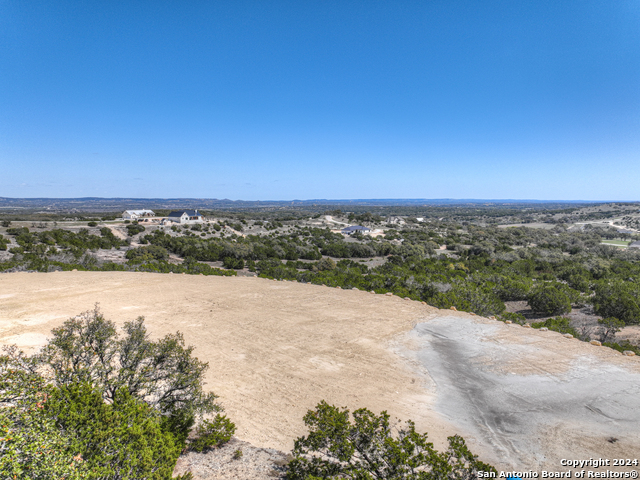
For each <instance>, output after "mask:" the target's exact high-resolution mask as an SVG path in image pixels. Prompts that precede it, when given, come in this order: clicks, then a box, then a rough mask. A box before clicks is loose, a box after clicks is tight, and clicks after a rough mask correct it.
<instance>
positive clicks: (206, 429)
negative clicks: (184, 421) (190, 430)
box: [189, 414, 236, 452]
mask: <svg viewBox="0 0 640 480" xmlns="http://www.w3.org/2000/svg"><path fill="white" fill-rule="evenodd" d="M235 431H236V426H235V424H234V423H233V422H232V421H231V420H229V419H228V418H227V416H226V415H220V414H218V415H216V416H215V418H214V419H213V420H204V421H203V422H202V423H201V424H200V425H198V427H197V428H196V436H195V438H194V439H193V440H191V442H189V448H190V449H191V450H193V451H195V452H202V451H204V450H207V449H209V448H213V447H220V446H221V445H224V444H225V443H227V442H228V441H229V440H231V437H232V436H233V434H234V433H235Z"/></svg>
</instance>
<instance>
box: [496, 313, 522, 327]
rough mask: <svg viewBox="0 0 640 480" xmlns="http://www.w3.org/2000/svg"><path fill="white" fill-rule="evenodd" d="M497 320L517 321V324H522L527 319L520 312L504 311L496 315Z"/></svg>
mask: <svg viewBox="0 0 640 480" xmlns="http://www.w3.org/2000/svg"><path fill="white" fill-rule="evenodd" d="M498 319H499V320H501V321H503V322H505V321H507V320H509V321H511V322H513V323H517V324H518V325H524V324H525V323H526V322H527V319H526V318H525V316H524V315H522V314H521V313H513V312H504V313H503V314H501V315H500V316H499V317H498Z"/></svg>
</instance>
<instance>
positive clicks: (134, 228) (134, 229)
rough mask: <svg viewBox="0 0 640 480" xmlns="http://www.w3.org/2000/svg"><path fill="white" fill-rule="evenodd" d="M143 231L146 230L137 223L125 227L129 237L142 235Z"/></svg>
mask: <svg viewBox="0 0 640 480" xmlns="http://www.w3.org/2000/svg"><path fill="white" fill-rule="evenodd" d="M145 230H146V229H145V228H144V227H143V226H142V225H138V224H137V223H134V224H131V225H127V234H129V236H130V237H133V236H134V235H137V234H138V233H142V232H144V231H145Z"/></svg>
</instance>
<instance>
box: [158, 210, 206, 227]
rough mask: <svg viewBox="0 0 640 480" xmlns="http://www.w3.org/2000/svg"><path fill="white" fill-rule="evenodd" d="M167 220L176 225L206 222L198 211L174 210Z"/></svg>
mask: <svg viewBox="0 0 640 480" xmlns="http://www.w3.org/2000/svg"><path fill="white" fill-rule="evenodd" d="M166 220H167V221H170V222H175V223H186V224H190V223H202V222H204V217H203V216H202V214H201V213H198V210H174V211H173V212H171V213H170V214H169V215H168V216H167V218H166Z"/></svg>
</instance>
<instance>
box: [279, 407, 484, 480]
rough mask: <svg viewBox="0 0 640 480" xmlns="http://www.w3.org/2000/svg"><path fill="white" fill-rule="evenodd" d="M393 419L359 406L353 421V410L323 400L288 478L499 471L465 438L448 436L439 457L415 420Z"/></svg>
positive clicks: (452, 476)
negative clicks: (392, 421) (479, 456)
mask: <svg viewBox="0 0 640 480" xmlns="http://www.w3.org/2000/svg"><path fill="white" fill-rule="evenodd" d="M389 418H390V417H389V415H388V414H387V413H386V412H382V413H381V414H380V415H375V414H374V413H372V412H370V411H369V410H367V409H366V408H361V409H359V410H356V411H354V412H353V422H351V420H350V415H349V410H347V409H339V408H337V407H335V406H333V405H328V404H327V403H326V402H324V401H322V402H321V403H319V404H318V405H317V406H316V409H315V410H309V411H308V412H307V414H306V415H305V416H304V423H305V425H306V426H307V427H308V428H309V430H310V432H309V435H308V436H306V437H300V438H298V439H297V440H296V441H295V447H294V449H293V457H294V458H293V460H291V462H289V463H288V464H287V467H286V468H287V471H286V478H287V480H307V479H335V480H338V479H354V480H356V479H362V480H365V479H374V478H378V479H390V480H391V479H398V480H399V479H407V480H418V479H423V478H424V479H427V478H445V479H449V480H457V479H460V480H466V479H471V478H476V477H477V472H479V471H484V472H496V470H495V469H494V468H493V467H492V466H490V465H488V464H485V463H483V462H481V461H479V460H478V459H477V457H476V456H475V455H473V454H472V453H471V452H470V451H469V449H468V448H467V446H466V444H465V441H464V439H463V438H462V437H459V436H457V435H456V436H453V437H449V448H448V450H447V451H445V452H442V453H440V452H438V451H437V450H436V449H435V448H434V447H433V444H432V443H430V442H428V441H427V434H426V433H424V434H421V433H418V432H416V430H415V425H414V423H413V422H412V421H408V422H407V423H406V425H405V426H401V427H399V428H393V427H392V426H391V425H390V423H389Z"/></svg>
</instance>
